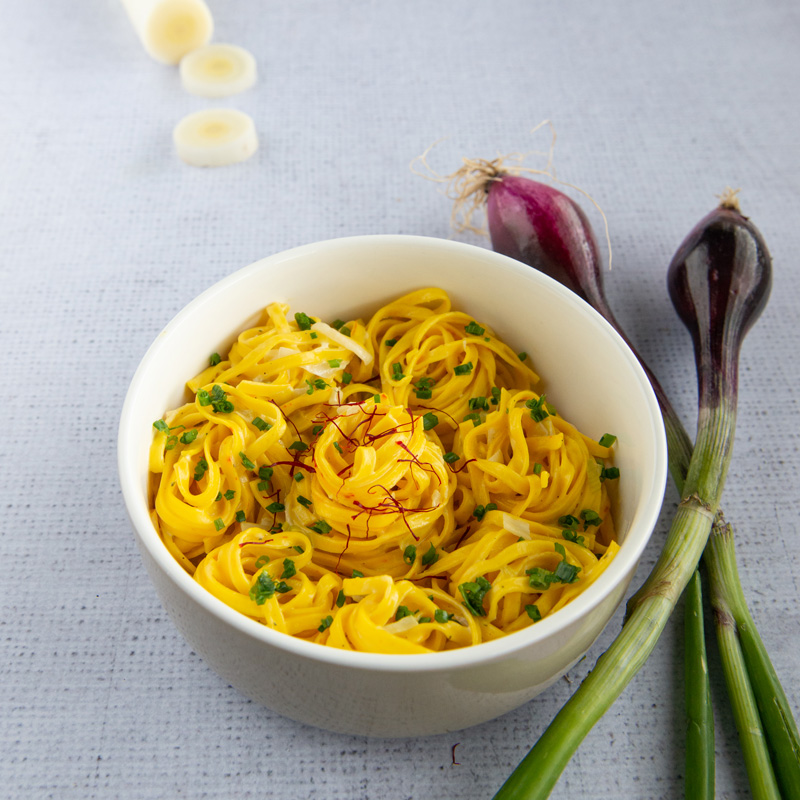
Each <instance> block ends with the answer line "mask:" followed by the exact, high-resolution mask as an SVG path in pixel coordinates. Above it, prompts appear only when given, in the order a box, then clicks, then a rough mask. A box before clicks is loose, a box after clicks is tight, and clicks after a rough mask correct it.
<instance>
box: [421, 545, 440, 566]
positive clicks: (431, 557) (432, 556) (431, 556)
mask: <svg viewBox="0 0 800 800" xmlns="http://www.w3.org/2000/svg"><path fill="white" fill-rule="evenodd" d="M438 560H439V553H438V552H437V551H436V548H435V547H434V546H433V544H431V546H430V548H429V550H428V552H427V553H425V554H424V555H423V556H422V566H423V567H429V566H431V564H435V563H436V562H437V561H438Z"/></svg>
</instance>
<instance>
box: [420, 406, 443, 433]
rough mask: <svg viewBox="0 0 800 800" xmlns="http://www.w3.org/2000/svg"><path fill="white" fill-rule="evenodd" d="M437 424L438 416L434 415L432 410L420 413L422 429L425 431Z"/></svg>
mask: <svg viewBox="0 0 800 800" xmlns="http://www.w3.org/2000/svg"><path fill="white" fill-rule="evenodd" d="M438 424H439V417H437V416H436V414H434V413H433V412H432V411H429V412H428V413H427V414H423V415H422V429H423V430H425V431H429V430H430V429H431V428H435V427H436V426H437V425H438Z"/></svg>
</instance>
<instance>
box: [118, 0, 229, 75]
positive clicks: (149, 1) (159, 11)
mask: <svg viewBox="0 0 800 800" xmlns="http://www.w3.org/2000/svg"><path fill="white" fill-rule="evenodd" d="M122 5H123V6H125V10H126V11H127V12H128V17H130V20H131V22H132V23H133V27H134V29H135V30H136V34H137V35H138V37H139V39H140V41H141V42H142V44H143V45H144V49H145V50H146V51H147V52H148V54H149V55H151V56H152V57H153V58H155V59H156V60H157V61H161V62H163V63H164V64H177V63H178V62H179V61H180V60H181V59H182V58H183V57H184V56H185V55H186V54H187V53H188V52H189V51H191V50H194V49H195V48H197V47H201V46H202V45H204V44H206V43H207V42H208V41H209V40H210V39H211V34H212V33H213V32H214V19H213V17H212V16H211V12H210V11H209V10H208V6H207V5H206V4H205V3H204V2H203V0H122Z"/></svg>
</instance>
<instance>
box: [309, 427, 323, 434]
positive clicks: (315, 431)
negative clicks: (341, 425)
mask: <svg viewBox="0 0 800 800" xmlns="http://www.w3.org/2000/svg"><path fill="white" fill-rule="evenodd" d="M324 430H325V426H324V425H315V426H314V427H313V428H312V429H311V435H312V436H319V435H320V434H321V433H322V431H324Z"/></svg>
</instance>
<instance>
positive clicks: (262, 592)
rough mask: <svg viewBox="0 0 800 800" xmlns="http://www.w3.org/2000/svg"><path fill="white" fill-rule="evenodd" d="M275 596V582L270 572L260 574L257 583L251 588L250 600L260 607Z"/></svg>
mask: <svg viewBox="0 0 800 800" xmlns="http://www.w3.org/2000/svg"><path fill="white" fill-rule="evenodd" d="M274 595H275V581H273V580H272V578H270V576H269V573H268V572H264V571H262V572H259V573H258V577H257V578H256V579H255V582H254V583H253V585H252V586H251V587H250V599H251V600H252V601H253V602H255V603H256V604H257V605H259V606H263V605H264V603H266V602H267V600H269V599H270V597H273V596H274Z"/></svg>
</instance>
